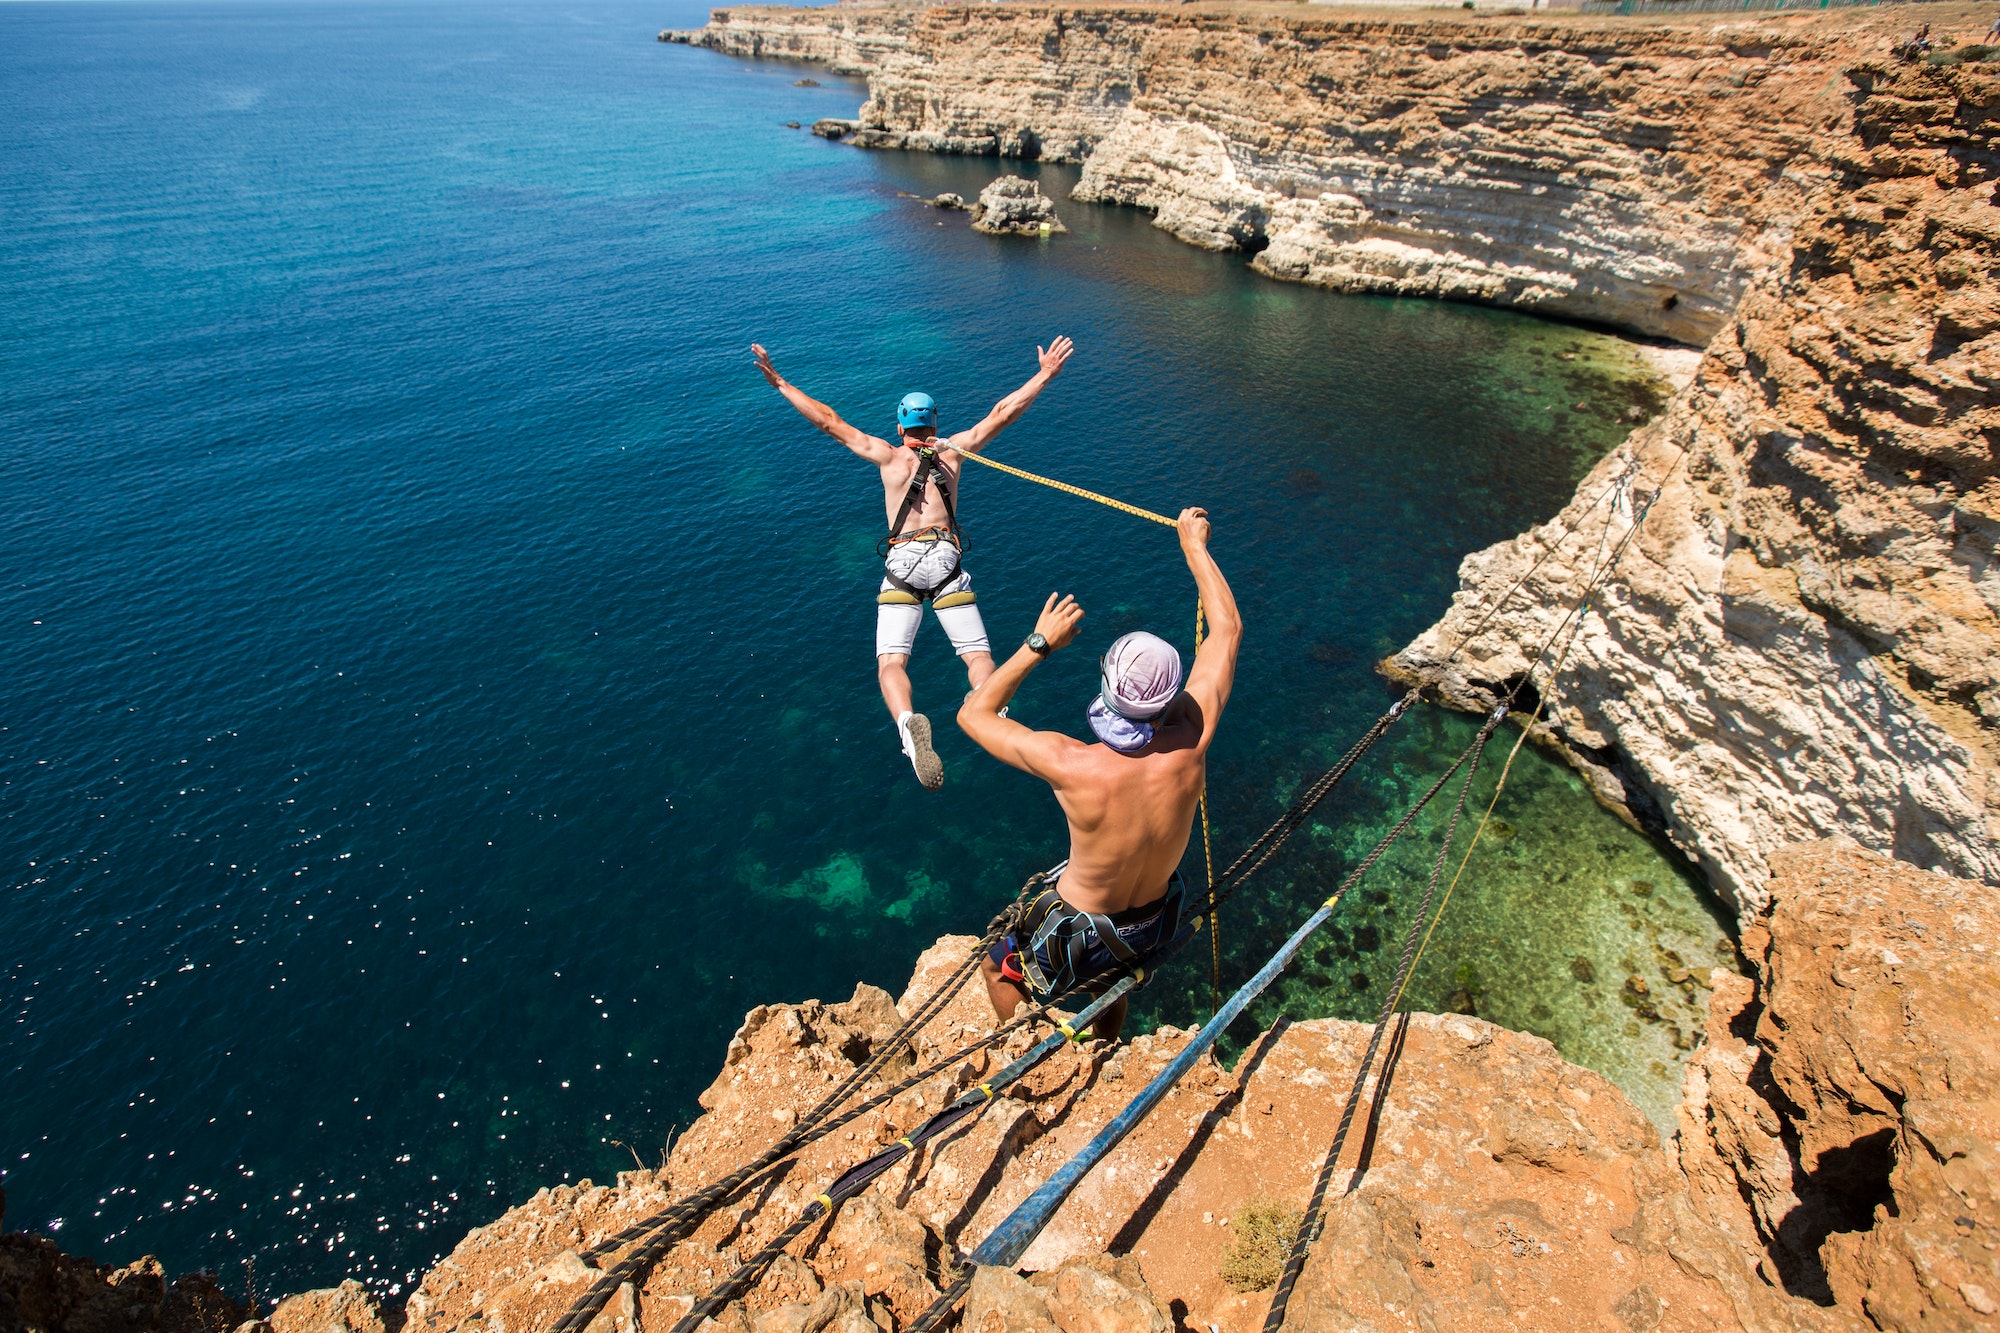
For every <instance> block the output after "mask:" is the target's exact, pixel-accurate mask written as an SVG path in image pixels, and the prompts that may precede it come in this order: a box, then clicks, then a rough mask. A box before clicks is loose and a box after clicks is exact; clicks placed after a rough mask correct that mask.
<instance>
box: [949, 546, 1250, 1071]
mask: <svg viewBox="0 0 2000 1333" xmlns="http://www.w3.org/2000/svg"><path fill="white" fill-rule="evenodd" d="M1179 526H1180V534H1181V553H1182V554H1183V555H1185V556H1186V557H1187V563H1188V568H1189V569H1190V570H1192V571H1193V572H1194V581H1195V585H1196V586H1197V587H1198V588H1200V590H1201V604H1202V609H1203V610H1204V611H1205V612H1206V613H1207V616H1208V626H1209V634H1208V638H1207V639H1205V640H1204V641H1203V642H1202V645H1201V648H1200V649H1199V650H1198V651H1197V652H1196V653H1195V655H1194V670H1193V671H1191V672H1189V673H1188V677H1187V686H1186V688H1185V689H1183V688H1182V686H1181V656H1180V653H1178V652H1177V651H1175V649H1174V646H1173V645H1172V644H1170V643H1168V642H1167V641H1166V640H1164V639H1161V638H1159V637H1157V636H1155V635H1152V634H1147V633H1145V632H1144V631H1139V632H1136V633H1132V634H1127V635H1125V636H1124V637H1123V638H1121V639H1119V640H1118V641H1117V642H1116V643H1114V644H1112V645H1111V648H1110V650H1109V651H1107V652H1106V653H1105V654H1104V657H1103V658H1102V659H1101V660H1100V661H1099V663H1098V667H1099V683H1100V685H1101V686H1102V691H1101V693H1099V694H1098V696H1097V697H1096V698H1095V699H1092V700H1091V701H1090V706H1089V708H1088V710H1087V716H1088V718H1089V721H1090V729H1091V731H1092V732H1094V733H1095V734H1096V735H1097V738H1098V740H1099V742H1100V743H1099V744H1096V745H1085V744H1084V743H1083V742H1082V741H1079V740H1073V739H1072V738H1070V737H1068V736H1065V735H1063V734H1062V733H1061V732H1058V731H1032V730H1030V729H1029V728H1027V727H1025V726H1023V725H1021V724H1020V723H1019V722H1015V721H1012V720H1010V719H1009V718H1007V717H1006V716H1004V715H1003V711H1002V710H1004V709H1005V708H1006V706H1007V701H1008V700H1010V699H1012V698H1013V697H1014V691H1015V690H1017V689H1019V688H1020V687H1021V682H1022V681H1023V680H1026V679H1027V676H1028V673H1029V672H1030V671H1032V670H1034V669H1035V666H1036V665H1037V664H1038V663H1040V662H1041V660H1042V659H1043V658H1045V657H1047V656H1048V655H1049V654H1050V653H1052V652H1054V651H1056V650H1057V649H1058V648H1061V647H1064V646H1065V645H1067V644H1068V643H1069V642H1070V640H1072V639H1074V638H1075V637H1076V630H1077V625H1078V624H1079V623H1080V622H1081V621H1082V620H1083V608H1082V607H1080V606H1078V605H1077V604H1076V601H1075V599H1074V598H1071V597H1067V596H1065V597H1062V598H1060V599H1058V598H1057V596H1056V595H1055V594H1054V593H1050V594H1049V600H1048V603H1047V605H1045V606H1044V607H1043V608H1042V615H1041V619H1039V620H1038V621H1036V622H1035V632H1034V633H1032V634H1030V635H1029V636H1028V637H1027V640H1026V641H1025V642H1023V643H1022V645H1021V647H1020V649H1019V651H1017V652H1016V653H1015V654H1014V655H1013V656H1012V657H1010V658H1008V659H1007V661H1006V662H1005V663H1004V664H1003V665H1002V666H1001V667H1000V669H999V670H997V671H995V672H994V673H993V674H992V675H991V676H989V677H988V678H987V680H986V683H985V684H983V685H981V686H980V687H979V688H978V689H977V690H975V691H974V692H973V693H972V694H971V695H970V696H968V697H967V699H966V701H965V704H964V706H963V707H961V708H960V709H959V710H958V724H959V726H961V727H963V728H964V729H965V734H966V735H968V736H970V737H972V739H973V740H975V741H977V742H979V744H980V745H981V746H982V747H983V748H984V749H985V750H986V752H987V753H988V754H990V755H992V756H993V757H994V758H996V759H999V760H1001V761H1002V762H1004V763H1009V764H1012V765H1013V766H1014V767H1015V768H1018V769H1021V770H1022V771H1023V772H1027V773H1032V774H1034V775H1035V776H1036V777H1038V778H1040V779H1042V780H1043V781H1044V782H1046V783H1048V784H1049V786H1051V787H1053V788H1054V789H1055V794H1056V800H1057V801H1058V802H1059V803H1060V804H1061V805H1062V808H1063V814H1064V815H1065V816H1067V817H1068V820H1069V859H1068V860H1067V861H1065V862H1063V863H1062V864H1061V865H1059V866H1057V867H1056V868H1055V869H1054V870H1052V871H1050V872H1049V874H1048V877H1047V878H1048V880H1049V883H1050V887H1048V888H1047V889H1045V890H1043V892H1042V893H1041V895H1040V896H1039V897H1037V898H1036V899H1035V900H1034V901H1033V902H1032V903H1030V904H1029V905H1028V910H1027V913H1026V915H1025V916H1024V917H1023V919H1022V921H1021V923H1020V924H1019V925H1018V926H1017V927H1015V929H1014V930H1013V931H1012V932H1010V933H1009V934H1007V935H1005V936H1003V937H1002V938H1001V940H1000V942H999V943H998V944H996V945H994V946H993V950H992V952H991V954H990V955H989V956H988V957H987V959H986V960H985V962H984V963H983V964H982V968H981V970H982V971H983V972H984V974H985V977H986V991H987V994H988V995H990V996H991V997H992V1000H993V1007H994V1009H995V1010H997V1011H998V1012H999V1014H1000V1017H1001V1018H1003V1019H1006V1018H1011V1017H1013V1015H1014V1010H1015V1008H1016V1007H1017V1006H1018V1005H1019V1004H1020V1003H1021V1001H1022V1000H1024V999H1027V998H1028V996H1029V994H1030V993H1031V992H1032V993H1033V994H1035V995H1036V996H1037V997H1038V998H1041V999H1049V998H1052V997H1054V996H1057V995H1061V994H1063V993H1065V992H1067V991H1070V990H1073V989H1075V988H1076V987H1078V986H1088V985H1089V983H1090V982H1091V980H1092V978H1094V977H1099V976H1102V975H1103V974H1104V973H1106V972H1109V971H1111V970H1112V969H1113V968H1114V967H1116V966H1117V965H1118V964H1120V963H1123V962H1126V961H1128V960H1130V959H1132V958H1134V957H1136V956H1138V955H1140V954H1144V953H1146V952H1148V951H1149V950H1152V949H1155V948H1158V947H1159V946H1161V945H1163V944H1166V943H1167V942H1168V941H1170V940H1172V939H1173V938H1174V936H1175V934H1176V933H1177V932H1178V930H1179V929H1180V923H1181V913H1182V908H1183V906H1184V902H1183V899H1184V897H1185V893H1186V887H1185V885H1184V884H1183V883H1182V881H1181V876H1180V863H1181V857H1182V855H1183V854H1184V853H1185V852H1186V851H1187V845H1188V839H1189V837H1190V836H1191V834H1192V831H1193V828H1194V814H1195V806H1196V804H1197V802H1199V801H1200V799H1201V790H1202V787H1203V786H1204V785H1205V783H1206V782H1207V780H1208V747H1209V743H1210V742H1211V741H1213V740H1214V739H1215V728H1216V724H1217V723H1219V722H1220V721H1221V720H1222V710H1223V707H1224V706H1225V705H1227V704H1228V702H1229V689H1230V686H1231V685H1232V684H1233V683H1234V682H1235V679H1236V650H1237V648H1238V647H1239V646H1240V645H1241V644H1242V642H1243V618H1242V616H1241V615H1239V614H1238V613H1237V610H1236V598H1235V597H1234V596H1233V595H1232V594H1231V593H1230V591H1229V584H1228V583H1226V582H1225V581H1224V580H1223V577H1222V571H1221V570H1220V569H1218V568H1216V564H1215V560H1214V558H1213V557H1212V556H1210V555H1209V553H1208V515H1207V513H1205V512H1204V511H1202V510H1200V509H1184V510H1182V511H1181V516H1180V524H1179ZM1124 1022H1125V1002H1124V1001H1123V1000H1120V1001H1119V1002H1118V1003H1117V1004H1115V1005H1113V1006H1112V1007H1111V1008H1109V1009H1107V1010H1105V1011H1104V1014H1103V1016H1102V1017H1101V1018H1099V1019H1098V1020H1097V1022H1096V1023H1095V1024H1093V1025H1092V1027H1091V1032H1092V1033H1093V1034H1094V1035H1096V1036H1098V1037H1102V1038H1104V1039H1106V1040H1112V1039H1115V1038H1116V1037H1117V1036H1118V1031H1119V1029H1120V1028H1121V1027H1122V1026H1123V1025H1124Z"/></svg>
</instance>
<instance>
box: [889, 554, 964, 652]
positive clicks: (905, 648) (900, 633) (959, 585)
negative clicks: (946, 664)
mask: <svg viewBox="0 0 2000 1333" xmlns="http://www.w3.org/2000/svg"><path fill="white" fill-rule="evenodd" d="M957 559H958V548H957V547H956V546H953V545H952V544H951V543H950V542H945V541H927V542H922V541H920V542H904V543H903V544H902V545H900V546H892V547H890V548H889V558H888V560H887V561H886V562H885V563H886V565H887V566H888V569H889V571H890V572H891V573H893V574H894V575H895V576H896V577H897V578H899V579H901V580H902V581H903V582H905V583H907V584H909V585H910V586H911V587H913V588H919V589H922V590H923V591H925V592H929V591H930V590H931V589H933V588H935V589H937V591H938V596H939V597H942V598H946V599H948V600H950V601H953V602H956V603H957V604H956V605H952V606H935V605H934V606H933V607H932V608H931V609H932V610H933V611H935V612H936V613H937V618H938V624H940V625H942V626H944V632H945V633H946V634H948V635H950V636H951V650H952V651H953V652H955V653H957V654H958V655H959V656H960V657H963V656H965V655H966V654H967V653H984V652H990V651H992V649H991V648H990V646H989V645H988V644H987V642H986V622H985V621H983V620H981V619H980V618H979V604H978V603H977V602H975V601H974V600H973V599H972V575H970V574H968V573H967V572H966V571H965V568H964V566H962V565H961V566H960V567H959V569H958V572H957V573H955V574H953V575H952V576H951V577H950V578H949V579H948V580H946V581H945V582H944V583H943V584H942V585H940V584H939V582H938V580H939V579H941V578H943V577H944V574H945V572H946V571H947V570H949V569H950V568H951V567H952V564H953V562H954V561H956V560H957ZM881 593H882V594H885V595H888V596H890V597H892V598H893V597H898V596H899V595H901V590H900V589H898V588H897V587H896V585H895V584H893V583H891V582H890V581H889V580H888V579H887V578H884V579H883V580H882V588H881ZM961 597H962V598H963V599H964V600H962V601H960V600H959V599H960V598H961ZM923 621H924V608H923V604H922V603H921V602H909V601H901V600H894V601H887V602H885V601H881V600H880V598H879V596H878V599H877V603H876V607H875V655H876V656H877V657H880V656H882V655H883V654H885V653H900V654H902V655H903V656H905V657H908V656H909V655H910V650H911V649H912V648H915V647H916V644H917V626H919V625H921V624H923Z"/></svg>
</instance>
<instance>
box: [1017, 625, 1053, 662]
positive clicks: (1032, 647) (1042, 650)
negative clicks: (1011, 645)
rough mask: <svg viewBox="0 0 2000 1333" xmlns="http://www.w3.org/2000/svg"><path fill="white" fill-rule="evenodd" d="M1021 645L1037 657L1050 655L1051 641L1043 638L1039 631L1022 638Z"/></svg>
mask: <svg viewBox="0 0 2000 1333" xmlns="http://www.w3.org/2000/svg"><path fill="white" fill-rule="evenodd" d="M1021 646H1022V647H1023V648H1026V649H1027V650H1028V651H1029V652H1031V653H1033V654H1034V655H1035V656H1037V657H1047V656H1048V655H1049V641H1048V640H1047V639H1045V638H1043V637H1042V636H1041V634H1040V632H1039V631H1038V632H1036V633H1034V634H1030V635H1029V636H1028V637H1027V638H1025V639H1023V640H1021Z"/></svg>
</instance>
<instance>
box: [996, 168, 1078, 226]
mask: <svg viewBox="0 0 2000 1333" xmlns="http://www.w3.org/2000/svg"><path fill="white" fill-rule="evenodd" d="M972 229H973V230H974V231H983V232H990V233H992V234H993V235H996V236H1005V235H1014V234H1019V235H1024V236H1036V235H1043V234H1046V233H1049V232H1058V231H1068V230H1069V228H1068V227H1065V226H1063V224H1062V219H1061V218H1059V217H1057V216H1056V206H1055V204H1054V203H1053V202H1052V201H1051V200H1050V199H1049V197H1048V196H1047V195H1045V194H1043V193H1042V187H1041V186H1039V185H1037V184H1035V183H1034V182H1033V181H1031V180H1023V179H1021V178H1020V177H1019V176H1002V177H1001V178H1000V179H999V180H997V181H994V182H993V183H992V184H991V185H989V186H987V187H986V188H985V189H983V190H981V191H980V192H979V201H978V202H977V203H975V204H974V205H973V206H972Z"/></svg>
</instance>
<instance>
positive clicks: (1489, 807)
mask: <svg viewBox="0 0 2000 1333" xmlns="http://www.w3.org/2000/svg"><path fill="white" fill-rule="evenodd" d="M1541 714H1542V710H1541V709H1540V708H1539V707H1538V708H1536V709H1535V716H1534V717H1531V718H1529V719H1528V726H1526V727H1523V728H1521V735H1520V737H1519V738H1518V739H1517V740H1515V742H1514V748H1513V749H1512V750H1509V751H1508V752H1507V762H1506V763H1505V764H1504V765H1502V766H1501V769H1500V781H1499V782H1497V783H1495V784H1494V787H1493V799H1492V800H1490V801H1488V802H1487V803H1486V813H1485V814H1483V815H1481V816H1480V817H1479V827H1478V828H1476V829H1474V830H1473V831H1472V841H1471V842H1469V843H1467V844H1466V845H1465V855H1464V857H1463V858H1461V859H1460V861H1459V863H1458V870H1457V871H1456V872H1455V873H1453V875H1452V877H1451V883H1450V884H1448V885H1446V886H1445V890H1444V901H1443V902H1440V903H1439V904H1438V909H1437V915H1436V916H1433V917H1432V918H1431V924H1430V929H1429V930H1426V931H1425V932H1424V939H1423V943H1421V944H1419V945H1418V946H1417V956H1416V958H1412V959H1411V960H1410V970H1409V971H1408V972H1406V973H1404V974H1403V984H1402V985H1400V986H1398V987H1397V988H1396V998H1395V1000H1394V1001H1393V1002H1392V1003H1391V1004H1390V1006H1389V1007H1390V1008H1391V1009H1393V1008H1395V1007H1396V1006H1397V1005H1399V1004H1401V1003H1402V1002H1403V992H1404V991H1406V990H1408V989H1409V988H1410V978H1411V977H1414V976H1415V975H1416V974H1417V960H1418V959H1421V958H1422V957H1423V956H1424V950H1426V949H1428V948H1430V947H1431V935H1432V933H1433V932H1435V931H1436V930H1437V928H1438V922H1440V921H1442V920H1444V909H1445V908H1446V907H1448V906H1450V905H1451V895H1452V891H1453V890H1454V889H1456V888H1457V887H1458V879H1459V876H1460V875H1463V874H1464V873H1465V867H1466V863H1467V862H1469V861H1471V860H1472V852H1473V849H1474V848H1476V847H1478V846H1479V835H1480V834H1482V833H1484V832H1486V825H1487V822H1488V821H1489V820H1491V819H1492V818H1493V807H1494V806H1496V805H1498V804H1500V793H1501V792H1503V791H1505V790H1506V789H1507V775H1508V774H1509V773H1511V772H1513V770H1514V756H1515V755H1517V754H1519V753H1521V745H1522V743H1523V742H1525V741H1526V740H1527V739H1528V730H1529V728H1531V727H1533V726H1534V725H1535V720H1536V719H1537V718H1539V717H1540V716H1541Z"/></svg>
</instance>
